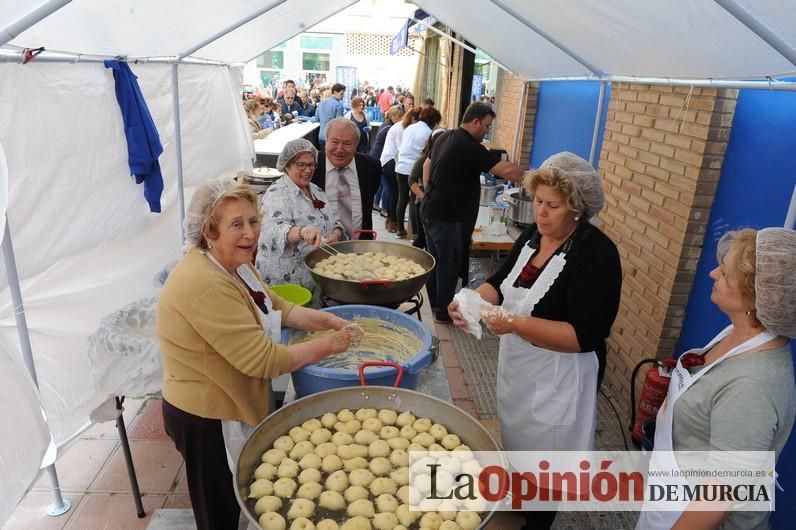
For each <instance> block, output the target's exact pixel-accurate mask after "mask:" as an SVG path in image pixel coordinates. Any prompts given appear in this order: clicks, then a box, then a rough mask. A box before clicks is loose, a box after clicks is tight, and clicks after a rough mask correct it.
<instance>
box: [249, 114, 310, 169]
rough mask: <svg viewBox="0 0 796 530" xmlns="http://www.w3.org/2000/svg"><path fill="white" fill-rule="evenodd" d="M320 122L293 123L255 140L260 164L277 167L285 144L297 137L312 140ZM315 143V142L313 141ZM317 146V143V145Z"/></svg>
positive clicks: (255, 149) (255, 150)
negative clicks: (277, 160)
mask: <svg viewBox="0 0 796 530" xmlns="http://www.w3.org/2000/svg"><path fill="white" fill-rule="evenodd" d="M320 126H321V125H320V123H318V122H310V121H305V122H299V123H291V124H289V125H285V126H284V127H280V128H279V129H276V130H274V132H272V133H271V134H269V135H268V136H266V137H265V138H262V139H260V140H254V152H255V154H256V155H257V165H258V166H268V167H275V166H276V159H277V158H278V157H279V153H281V152H282V149H284V148H285V144H286V143H288V142H289V141H291V140H295V139H297V138H306V139H308V140H309V141H311V142H312V139H313V136H314V135H315V131H316V130H318V129H319V128H320ZM313 144H315V142H313ZM316 147H317V145H316Z"/></svg>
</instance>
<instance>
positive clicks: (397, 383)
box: [359, 361, 404, 388]
mask: <svg viewBox="0 0 796 530" xmlns="http://www.w3.org/2000/svg"><path fill="white" fill-rule="evenodd" d="M371 366H387V367H389V368H395V369H396V370H398V375H397V376H396V378H395V383H394V384H393V385H392V386H393V388H398V387H399V386H400V384H401V379H402V378H403V376H404V368H403V366H401V365H400V364H398V363H391V362H389V361H383V362H382V361H373V362H367V363H362V364H360V365H359V384H361V385H362V386H368V385H367V382H366V381H365V368H369V367H371Z"/></svg>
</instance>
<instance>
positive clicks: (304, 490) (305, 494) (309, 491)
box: [296, 482, 323, 501]
mask: <svg viewBox="0 0 796 530" xmlns="http://www.w3.org/2000/svg"><path fill="white" fill-rule="evenodd" d="M321 491H323V488H321V485H320V484H318V483H317V482H307V483H306V484H302V485H301V486H299V489H298V492H297V493H296V496H297V497H301V498H302V499H307V500H310V501H314V500H315V499H317V498H318V496H319V495H320V494H321Z"/></svg>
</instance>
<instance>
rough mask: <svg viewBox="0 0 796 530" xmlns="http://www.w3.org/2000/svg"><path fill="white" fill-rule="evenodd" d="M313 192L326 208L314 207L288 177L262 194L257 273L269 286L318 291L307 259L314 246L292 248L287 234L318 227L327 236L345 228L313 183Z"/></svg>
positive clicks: (295, 245)
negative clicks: (295, 229) (293, 285)
mask: <svg viewBox="0 0 796 530" xmlns="http://www.w3.org/2000/svg"><path fill="white" fill-rule="evenodd" d="M310 192H312V194H313V195H314V196H315V198H316V199H318V200H320V201H323V202H324V203H325V205H324V206H323V208H320V209H318V208H315V207H314V206H313V205H312V201H311V200H310V198H309V197H307V195H306V194H305V193H304V192H303V191H301V189H300V188H299V187H298V186H296V184H295V183H294V182H293V181H292V180H290V177H288V176H287V175H284V176H282V177H281V178H280V179H279V180H277V181H276V182H274V183H273V184H272V185H271V186H270V187H269V188H268V190H267V191H266V192H265V193H264V194H263V198H262V202H261V207H260V208H261V210H262V213H263V221H262V227H261V230H260V242H259V245H258V249H257V261H256V266H257V271H258V272H259V273H260V275H261V276H262V277H263V279H264V280H265V281H266V283H268V284H269V285H279V284H283V283H297V284H300V285H302V286H304V287H306V288H307V289H310V290H311V291H314V290H315V283H314V282H313V281H312V276H311V275H310V272H309V269H307V267H306V266H305V265H304V258H305V257H306V256H307V254H309V253H310V252H312V251H313V250H314V249H315V247H313V246H312V245H310V244H309V243H307V242H306V241H299V242H298V243H296V244H294V245H291V244H288V242H287V233H288V231H289V230H290V229H291V228H292V227H293V226H295V225H299V226H309V225H311V226H317V227H318V228H320V230H321V235H323V236H325V237H328V236H329V234H331V233H332V230H334V229H335V228H336V227H340V228H341V229H342V228H343V226H342V224H340V221H338V219H337V214H336V213H335V211H334V209H333V208H332V206H331V205H330V204H329V199H327V198H326V194H325V193H324V192H323V190H322V189H321V188H319V187H318V186H316V185H315V184H312V183H310Z"/></svg>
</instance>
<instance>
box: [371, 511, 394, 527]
mask: <svg viewBox="0 0 796 530" xmlns="http://www.w3.org/2000/svg"><path fill="white" fill-rule="evenodd" d="M397 524H398V517H396V516H395V514H394V513H391V512H388V513H377V514H376V516H375V517H374V518H373V528H375V529H376V530H392V529H393V528H394V527H395V525H397Z"/></svg>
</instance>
